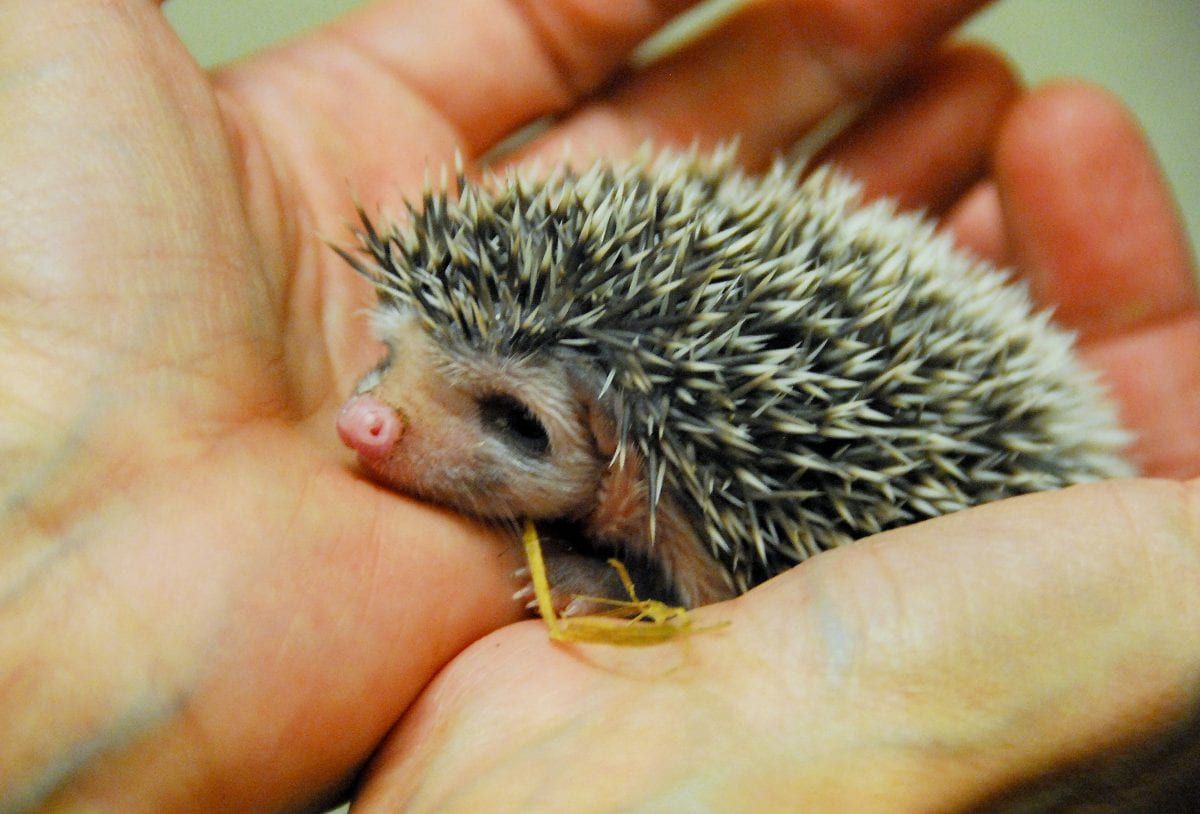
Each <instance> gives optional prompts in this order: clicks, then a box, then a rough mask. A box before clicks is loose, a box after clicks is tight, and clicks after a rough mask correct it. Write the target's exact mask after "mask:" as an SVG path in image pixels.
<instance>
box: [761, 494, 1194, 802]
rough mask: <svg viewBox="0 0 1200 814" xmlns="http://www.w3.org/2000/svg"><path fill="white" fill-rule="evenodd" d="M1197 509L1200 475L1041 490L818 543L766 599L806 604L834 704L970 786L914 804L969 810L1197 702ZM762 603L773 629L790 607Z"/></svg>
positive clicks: (1122, 742)
mask: <svg viewBox="0 0 1200 814" xmlns="http://www.w3.org/2000/svg"><path fill="white" fill-rule="evenodd" d="M1198 509H1200V485H1198V484H1190V485H1186V486H1185V485H1182V484H1177V483H1170V482H1165V481H1158V482H1154V481H1127V482H1120V483H1117V482H1110V483H1104V484H1094V485H1090V486H1087V487H1077V488H1074V489H1068V490H1063V491H1059V492H1054V493H1044V494H1038V495H1030V496H1026V497H1022V498H1017V499H1015V500H1010V501H1003V502H1000V503H995V504H991V505H989V506H984V507H981V508H978V509H974V510H971V511H968V512H961V513H959V514H955V515H950V516H947V517H943V518H940V519H938V520H935V521H932V522H929V523H923V524H919V525H915V526H909V527H906V528H903V529H899V530H897V531H893V532H888V533H886V534H883V535H878V536H876V537H875V538H873V539H872V540H870V541H864V543H862V544H859V545H856V546H853V547H850V548H847V549H843V550H842V551H839V552H835V556H833V557H829V558H824V557H818V558H816V559H815V560H814V561H813V562H812V563H811V566H812V567H811V568H809V569H808V570H807V571H805V569H804V568H801V569H798V570H797V571H793V572H792V573H790V574H788V575H786V576H785V577H783V578H782V579H780V580H778V581H777V582H776V583H773V584H769V585H768V586H767V587H768V589H769V590H768V591H764V592H763V593H764V594H768V595H766V596H763V597H762V599H763V601H764V602H766V603H768V604H771V603H772V602H773V598H772V597H771V596H769V593H771V592H778V594H783V593H784V592H787V593H788V595H790V597H791V598H792V599H793V600H795V601H800V602H802V603H803V607H804V608H805V609H806V610H808V611H809V612H810V616H809V618H810V619H811V620H812V621H813V622H814V623H815V625H814V626H815V627H816V629H817V630H818V631H819V632H820V635H821V638H822V639H823V641H824V651H825V653H826V655H827V656H832V657H833V661H832V662H831V665H832V664H838V665H839V666H838V667H835V668H833V669H831V670H829V671H828V672H827V673H826V675H827V676H829V677H830V679H831V680H832V686H831V687H829V689H830V690H831V691H833V692H834V693H837V692H839V691H841V690H849V691H850V697H847V698H844V699H842V700H841V701H839V702H838V703H844V704H846V706H847V707H849V708H853V707H854V706H855V705H868V704H869V706H870V709H871V713H870V719H871V724H872V725H878V726H879V729H878V730H876V731H875V736H876V741H875V742H877V743H893V744H896V743H901V742H902V743H904V744H906V746H904V747H901V751H905V752H908V755H909V757H911V758H912V759H913V760H914V762H915V763H916V764H918V765H919V766H921V767H922V768H921V769H917V771H919V772H920V771H922V770H923V771H926V772H929V776H930V777H931V779H932V777H934V776H937V777H940V778H941V780H942V782H943V786H942V788H943V790H945V791H949V792H954V791H955V790H957V791H958V793H960V794H962V795H963V798H965V799H959V800H958V801H954V802H955V803H956V804H951V805H945V804H943V805H941V806H917V808H925V809H934V808H953V809H955V810H958V809H960V808H971V806H970V805H965V804H966V803H971V802H977V800H975V799H971V798H974V797H975V796H976V794H977V793H978V792H979V791H983V792H992V791H994V790H996V789H998V788H1002V787H1004V786H1006V785H1010V784H1013V783H1016V782H1018V781H1022V780H1025V779H1027V778H1029V777H1030V776H1031V775H1035V774H1039V773H1041V772H1044V771H1047V770H1049V769H1051V768H1057V767H1061V766H1065V765H1069V764H1070V763H1072V762H1073V761H1077V760H1081V759H1084V758H1086V757H1090V756H1092V755H1094V754H1096V753H1099V752H1109V751H1110V750H1123V749H1125V748H1127V747H1130V746H1132V745H1134V744H1137V743H1138V742H1141V741H1145V740H1146V739H1149V738H1152V737H1154V736H1157V735H1158V734H1159V733H1161V732H1163V731H1166V730H1169V729H1170V728H1171V727H1173V726H1174V724H1175V722H1177V721H1179V720H1180V719H1181V718H1183V717H1185V716H1187V715H1189V714H1191V713H1193V712H1194V711H1195V705H1196V704H1197V702H1200V695H1198V692H1200V626H1198V623H1200V604H1198V603H1197V602H1196V601H1195V590H1194V586H1195V584H1196V580H1198V579H1200V536H1198V535H1200V529H1198V527H1197V525H1196V518H1197V517H1198V515H1197V510H1198ZM806 567H807V566H806ZM789 583H790V584H789ZM778 594H777V596H776V597H774V600H778V599H779V598H781V597H780V596H779V595H778ZM751 597H753V599H754V601H758V599H759V597H756V596H754V595H753V594H752V595H751ZM751 597H747V599H751ZM950 609H952V611H951V610H950ZM766 613H767V609H766V608H764V609H763V613H762V618H769V619H771V620H772V622H773V625H774V626H775V628H776V629H775V630H774V631H773V630H771V629H770V628H768V629H766V630H765V631H763V632H765V633H766V634H767V635H766V636H765V637H764V640H769V639H770V636H771V634H772V633H778V634H782V633H783V631H784V629H785V628H784V626H785V625H786V624H788V623H789V622H790V623H792V624H794V621H795V618H796V617H795V615H791V616H785V615H784V614H782V613H781V608H779V607H778V604H776V605H775V608H774V614H773V615H772V616H770V617H767V616H766ZM808 644H809V645H811V644H812V642H809V643H808ZM821 649H822V648H821V647H820V646H818V652H821ZM1129 670H1134V671H1135V672H1136V679H1131V680H1125V678H1126V677H1129V676H1130V673H1129V672H1128V671H1129ZM793 675H804V674H803V672H802V671H798V672H796V673H793ZM1117 676H1122V677H1123V678H1122V679H1117V678H1116V677H1117ZM795 690H796V691H797V692H798V693H803V692H807V691H809V690H808V688H807V687H805V686H804V685H803V684H798V685H797V686H796V687H795ZM859 691H862V692H864V693H865V697H864V696H858V697H855V696H856V695H857V693H858V692H859ZM872 697H873V698H874V699H875V701H876V702H877V703H871V698H872ZM889 699H890V700H889ZM878 702H882V703H878ZM867 734H869V733H867ZM889 751H890V750H889ZM910 768H911V767H910ZM1068 779H1072V778H1068ZM1073 779H1075V780H1078V778H1073ZM960 784H961V785H960ZM956 787H957V788H956ZM972 787H974V789H975V790H976V791H972ZM972 810H974V809H973V808H972Z"/></svg>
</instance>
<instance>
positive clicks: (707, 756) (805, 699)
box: [356, 13, 1200, 812]
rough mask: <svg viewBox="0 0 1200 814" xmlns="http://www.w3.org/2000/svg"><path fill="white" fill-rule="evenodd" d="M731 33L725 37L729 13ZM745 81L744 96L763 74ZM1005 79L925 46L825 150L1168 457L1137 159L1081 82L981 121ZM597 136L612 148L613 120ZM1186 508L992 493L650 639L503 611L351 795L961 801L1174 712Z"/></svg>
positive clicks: (1183, 339)
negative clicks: (1027, 293)
mask: <svg viewBox="0 0 1200 814" xmlns="http://www.w3.org/2000/svg"><path fill="white" fill-rule="evenodd" d="M773 22H774V21H771V20H770V15H768V14H765V13H764V17H763V20H762V21H761V22H760V25H762V30H764V31H766V30H778V28H779V27H778V26H777V25H774V24H773ZM743 25H744V26H745V27H744V28H741V29H740V33H741V34H742V35H743V36H744V37H745V38H746V39H751V37H750V36H748V35H747V33H746V32H747V31H748V30H752V29H753V26H754V24H753V23H744V24H743ZM687 58H688V57H686V56H684V57H681V58H680V59H687ZM709 67H710V70H711V66H709ZM712 72H713V74H714V75H718V76H719V75H722V72H720V71H719V70H715V71H712ZM745 75H746V77H747V78H745V79H743V80H742V81H745V82H747V83H751V82H752V83H754V84H755V89H756V90H761V89H762V88H761V86H760V85H759V84H758V83H760V82H761V81H762V74H761V73H758V72H755V71H747V72H746V74H745ZM731 84H732V82H731ZM725 91H726V92H727V93H728V94H729V95H730V96H735V95H736V94H735V93H733V92H732V91H731V90H730V89H728V88H726V89H725ZM747 92H748V91H747ZM1013 93H1014V86H1013V85H1012V83H1011V80H1010V79H1009V78H1008V76H1007V74H1006V73H1005V72H1004V70H1003V68H1002V66H1000V65H999V64H998V63H997V62H996V61H995V60H994V59H992V58H991V57H989V56H987V55H986V54H983V53H981V52H979V51H974V50H969V49H967V50H951V51H948V52H945V53H943V54H942V55H940V56H938V57H936V58H935V59H934V62H933V65H932V66H931V67H930V68H929V69H928V70H927V72H926V73H924V74H923V75H921V76H920V77H919V79H918V81H917V82H916V83H915V84H914V85H913V86H911V87H910V88H909V89H908V90H907V91H906V92H902V94H901V95H900V96H899V97H898V98H894V99H892V100H891V101H890V102H888V103H885V105H884V106H883V107H882V108H881V109H879V110H878V111H877V112H876V113H875V114H874V115H872V116H871V117H870V119H868V120H867V121H865V122H864V123H862V124H861V125H859V126H858V127H857V128H856V129H855V130H854V131H852V132H850V133H848V134H847V135H846V136H845V137H844V138H843V139H841V140H840V141H839V142H838V143H836V144H835V145H833V146H832V147H831V148H830V150H829V151H828V154H827V157H829V158H831V159H833V160H837V161H839V162H840V163H842V164H843V165H845V166H849V167H850V168H852V169H853V170H855V171H856V172H857V173H858V174H859V175H860V176H862V177H864V178H865V179H866V182H867V186H868V189H869V191H871V192H872V193H874V194H879V193H889V194H893V195H897V196H899V197H901V198H902V199H903V200H905V201H907V202H908V203H910V204H913V205H926V206H929V207H931V208H933V209H934V210H936V211H939V212H943V213H945V216H946V221H947V225H948V227H949V228H951V229H953V230H955V232H956V233H957V234H958V236H959V238H960V240H962V241H963V242H964V243H967V244H968V245H970V246H972V247H974V248H975V249H976V250H978V251H980V252H982V253H985V254H988V255H989V256H991V257H992V258H993V259H995V260H997V261H1002V262H1008V263H1011V264H1013V265H1014V266H1016V268H1017V269H1018V270H1019V272H1020V273H1021V274H1022V275H1024V276H1025V277H1026V278H1027V279H1028V280H1029V282H1030V284H1031V286H1032V288H1033V291H1034V294H1035V296H1036V297H1037V298H1038V299H1039V300H1040V301H1041V302H1042V303H1044V304H1047V305H1054V306H1057V310H1058V314H1059V316H1060V318H1061V319H1062V321H1064V322H1065V323H1066V324H1068V325H1069V326H1071V327H1073V328H1075V329H1077V330H1079V331H1080V333H1081V348H1082V352H1083V353H1084V354H1085V356H1086V357H1087V358H1088V359H1089V360H1090V361H1091V362H1092V363H1093V364H1094V365H1095V366H1096V367H1097V368H1098V369H1100V370H1102V371H1103V372H1104V375H1105V376H1106V378H1107V380H1108V382H1109V383H1110V385H1111V386H1112V388H1113V390H1114V393H1115V395H1116V396H1117V397H1118V398H1119V400H1120V401H1121V405H1122V409H1123V415H1124V417H1125V419H1126V422H1127V423H1128V424H1129V425H1130V426H1131V427H1133V428H1135V429H1136V430H1137V431H1138V433H1139V441H1138V443H1137V445H1136V447H1135V449H1134V453H1133V454H1134V455H1135V457H1136V458H1137V460H1138V462H1139V464H1140V465H1141V466H1142V467H1143V470H1144V471H1145V472H1146V473H1148V474H1155V475H1167V476H1174V477H1180V478H1182V477H1189V476H1194V475H1196V474H1197V473H1198V472H1200V447H1198V446H1197V441H1198V439H1200V432H1198V431H1197V430H1196V428H1195V426H1194V421H1193V420H1192V416H1194V415H1195V414H1196V408H1197V407H1200V404H1198V402H1197V399H1198V396H1200V388H1197V386H1196V384H1195V382H1196V381H1197V375H1196V374H1197V373H1198V372H1200V355H1198V354H1197V353H1196V352H1195V348H1196V347H1200V345H1198V344H1197V339H1200V336H1198V335H1197V328H1198V326H1200V319H1198V318H1200V313H1198V312H1197V308H1196V302H1195V295H1194V289H1193V282H1192V274H1193V272H1194V269H1193V268H1192V263H1191V259H1190V257H1189V253H1188V250H1187V246H1186V241H1185V239H1184V237H1183V235H1182V232H1181V230H1180V227H1179V225H1178V223H1177V221H1176V219H1175V217H1174V213H1173V210H1172V205H1171V202H1170V197H1169V195H1168V194H1167V192H1166V190H1165V188H1164V187H1163V185H1162V182H1161V180H1160V179H1159V178H1158V175H1157V171H1156V170H1155V168H1154V164H1153V160H1152V158H1151V157H1150V154H1149V152H1148V150H1147V148H1146V146H1145V145H1144V144H1143V142H1142V141H1141V138H1140V136H1139V135H1138V133H1137V131H1136V128H1135V127H1134V125H1133V124H1132V123H1131V122H1130V120H1129V118H1128V115H1127V114H1126V113H1125V112H1124V111H1123V110H1122V109H1121V108H1120V106H1119V105H1117V104H1116V103H1115V102H1114V100H1112V99H1111V98H1109V97H1108V96H1107V95H1106V94H1103V93H1101V92H1099V91H1096V90H1094V89H1091V88H1088V87H1086V86H1082V85H1078V84H1070V83H1065V84H1059V85H1056V86H1052V87H1048V88H1044V89H1041V90H1038V91H1035V92H1033V93H1031V94H1029V95H1027V96H1024V97H1022V98H1020V99H1018V100H1016V101H1015V104H1014V106H1013V107H1012V108H1011V109H1008V110H1004V111H1003V112H1004V115H1003V118H1002V116H1001V111H1002V109H1003V108H1004V107H1005V105H1004V102H1008V101H1012V95H1013ZM981 108H982V109H983V110H985V111H988V112H987V113H985V115H982V116H981V115H980V114H979V110H980V109H981ZM585 115H586V114H585ZM584 120H585V121H586V120H587V119H586V118H585V119H584ZM1001 122H1002V123H1001ZM617 131H618V136H617V138H616V139H614V140H617V141H620V140H621V136H620V133H621V132H623V125H622V126H619V127H618V128H617ZM634 132H635V134H640V131H639V130H636V129H635V130H634ZM636 140H637V138H636V137H632V138H627V139H624V141H625V142H635V141H636ZM964 144H966V145H968V146H967V147H965V148H964V147H963V146H962V145H964ZM897 154H898V155H902V156H905V157H906V158H908V159H909V160H905V161H901V162H897V161H896V160H895V155H897ZM984 156H986V158H987V161H988V162H989V164H990V168H991V173H990V176H991V177H990V178H989V179H988V180H987V181H986V182H985V183H984V184H981V185H980V186H977V187H974V188H973V189H971V190H970V191H969V192H967V193H966V195H963V191H964V188H965V187H966V186H967V183H966V182H967V179H968V178H969V177H970V175H969V173H970V169H968V168H971V169H977V168H979V167H980V166H981V164H982V163H983V157H984ZM909 157H915V158H909ZM1198 508H1200V495H1198V494H1197V492H1196V489H1195V486H1194V485H1193V484H1182V483H1173V482H1168V481H1131V482H1125V483H1112V484H1100V485H1094V486H1090V487H1087V488H1080V489H1072V490H1067V491H1064V492H1061V493H1057V494H1051V495H1036V496H1030V497H1026V498H1021V499H1017V500H1013V501H1005V502H1003V503H1000V504H995V505H992V506H988V507H983V508H980V509H978V510H972V511H969V512H964V513H961V514H959V515H955V516H952V517H947V518H942V519H940V520H937V521H933V522H930V523H925V524H921V525H919V526H913V527H910V528H906V529H901V530H898V531H894V532H890V533H888V534H884V535H879V536H878V537H877V538H874V539H872V540H869V541H864V542H863V543H860V544H858V545H855V546H852V547H850V548H847V549H843V550H839V551H836V552H830V553H828V554H825V555H822V556H821V557H819V558H816V559H815V560H813V561H811V562H809V563H806V564H805V565H803V566H801V567H799V568H797V569H794V570H793V571H791V572H790V573H788V574H785V575H783V576H781V577H779V578H777V579H776V580H774V581H772V582H771V583H768V584H767V585H764V586H762V587H761V588H760V589H758V590H755V591H752V592H751V593H750V594H748V595H747V596H745V597H742V598H741V599H738V600H736V601H734V602H730V603H726V604H724V605H721V606H719V607H714V608H708V609H704V610H703V611H701V612H700V619H699V620H698V623H697V624H698V625H701V626H702V625H704V623H705V622H707V621H711V620H728V621H731V622H732V625H731V626H730V627H729V628H727V629H725V630H723V631H721V632H710V633H707V634H704V635H699V636H696V637H693V638H688V639H685V640H683V641H680V642H677V643H673V644H671V645H667V646H665V647H661V648H656V649H653V650H650V651H628V650H612V649H606V648H602V647H570V648H563V647H560V646H555V645H552V644H551V643H549V642H548V641H547V640H546V636H545V632H544V630H543V629H542V627H541V626H540V625H539V624H537V623H530V624H527V625H520V626H513V627H509V628H506V629H504V630H502V631H500V632H498V633H496V634H493V635H491V636H489V637H488V638H487V639H485V640H483V641H481V642H479V643H478V644H477V645H475V646H474V647H472V648H471V649H470V650H468V651H467V652H466V653H464V654H462V655H461V656H459V657H458V658H457V659H456V660H455V661H454V662H452V663H451V665H450V666H449V667H448V668H447V669H446V670H445V671H444V672H443V673H442V674H441V675H440V676H439V677H438V679H437V680H436V681H435V682H434V684H433V685H431V687H430V688H429V689H427V690H426V692H425V693H424V695H423V696H422V698H421V700H420V701H419V702H418V703H417V705H416V706H415V707H413V708H412V709H411V710H410V711H409V712H408V713H407V714H406V716H405V717H404V718H403V719H402V720H401V723H400V726H399V727H398V728H397V729H396V730H395V732H394V733H393V734H392V736H391V738H390V739H389V742H388V744H387V745H386V746H385V747H384V749H383V750H382V751H381V752H380V754H379V755H378V756H377V758H376V760H375V763H374V764H373V766H372V768H371V770H370V771H369V772H368V774H367V776H366V779H365V782H364V785H363V788H362V790H361V793H360V795H359V796H358V797H357V798H356V805H357V806H358V807H360V808H361V809H362V810H365V811H373V810H396V809H399V808H401V807H404V809H405V810H414V811H426V810H438V811H476V810H489V811H505V810H519V811H562V810H570V811H611V810H711V811H770V810H785V811H791V810H805V811H855V812H860V811H873V810H878V811H887V812H900V811H930V810H958V809H961V808H964V807H968V806H973V805H977V804H981V803H983V802H984V801H986V800H988V799H989V798H991V797H992V796H993V795H997V794H1000V793H1002V792H1003V791H1004V790H1005V789H1006V788H1007V787H1009V786H1011V785H1013V784H1019V783H1022V782H1024V781H1028V780H1031V779H1034V778H1037V777H1038V776H1040V775H1042V774H1044V773H1046V772H1049V771H1052V770H1055V769H1059V768H1066V767H1069V766H1070V765H1071V764H1072V763H1073V762H1077V761H1086V760H1089V759H1091V758H1092V757H1093V755H1094V754H1095V753H1097V752H1102V751H1106V750H1119V749H1121V748H1124V747H1127V746H1133V745H1135V744H1137V743H1138V742H1139V741H1142V740H1145V739H1148V738H1152V737H1153V736H1156V735H1159V734H1161V731H1163V730H1169V729H1170V728H1171V726H1172V725H1173V724H1177V723H1178V722H1180V721H1182V720H1185V719H1187V718H1188V716H1189V715H1194V714H1195V705H1196V703H1197V700H1198V698H1197V690H1198V689H1200V635H1197V633H1196V631H1197V624H1196V623H1197V621H1200V619H1198V617H1200V607H1198V606H1197V605H1196V602H1195V599H1194V596H1195V585H1196V583H1197V579H1198V578H1200V530H1198V527H1197V526H1196V523H1195V518H1196V517H1197V509H1198ZM1190 724H1191V727H1192V728H1191V730H1190V731H1189V732H1187V733H1185V741H1184V742H1183V747H1182V748H1184V749H1190V750H1191V752H1190V760H1191V763H1190V764H1187V763H1184V764H1183V766H1182V768H1183V770H1184V771H1185V772H1186V771H1187V770H1189V769H1190V770H1191V772H1192V775H1191V780H1192V782H1195V772H1196V767H1197V765H1200V741H1198V740H1197V737H1198V736H1197V732H1200V728H1198V727H1197V726H1196V721H1195V719H1191V720H1190ZM1172 734H1177V733H1172ZM1178 757H1179V755H1174V756H1172V755H1169V754H1166V753H1159V754H1154V755H1150V756H1149V757H1148V759H1147V762H1146V763H1144V764H1139V763H1136V762H1135V763H1133V764H1132V766H1130V765H1123V766H1122V765H1119V764H1116V768H1117V769H1119V771H1116V770H1114V771H1112V772H1107V771H1106V770H1109V769H1114V764H1112V763H1111V762H1110V763H1106V762H1104V761H1100V762H1099V763H1096V764H1094V765H1089V766H1087V767H1085V768H1087V769H1089V770H1095V773H1094V774H1091V775H1088V776H1087V777H1086V778H1081V777H1080V776H1078V775H1076V774H1068V775H1066V776H1064V777H1063V778H1059V780H1061V781H1062V782H1061V783H1060V782H1057V780H1056V782H1054V783H1050V784H1048V785H1046V786H1041V787H1038V788H1036V789H1035V790H1034V792H1031V793H1036V794H1037V795H1039V797H1038V798H1037V799H1039V800H1042V801H1044V802H1047V803H1060V802H1062V801H1063V800H1075V801H1076V802H1079V801H1080V800H1082V799H1086V797H1087V795H1088V794H1091V793H1098V794H1099V795H1101V796H1100V797H1099V798H1098V799H1099V800H1100V801H1103V802H1109V803H1114V804H1117V805H1118V806H1120V805H1121V804H1122V803H1127V805H1126V806H1125V807H1121V808H1119V810H1135V809H1133V804H1132V801H1129V800H1123V799H1122V797H1121V796H1120V795H1122V794H1123V793H1124V791H1125V788H1126V787H1125V784H1134V785H1138V784H1141V783H1143V781H1146V780H1147V778H1148V777H1151V778H1153V779H1155V780H1158V781H1163V782H1164V783H1166V784H1167V788H1169V787H1170V786H1169V783H1170V781H1171V780H1178V777H1177V776H1176V777H1171V772H1178V771H1180V769H1181V765H1180V764H1179V763H1171V762H1170V761H1171V759H1173V758H1178ZM1160 769H1165V770H1167V771H1166V777H1164V776H1162V775H1160V774H1159V773H1158V770H1160ZM1107 782H1111V783H1113V784H1114V786H1113V787H1109V788H1105V787H1104V785H1103V784H1104V783H1107ZM1089 784H1094V785H1091V786H1089ZM1097 789H1099V791H1097ZM1152 790H1153V791H1161V790H1162V789H1152ZM1141 792H1145V793H1147V794H1149V793H1150V790H1147V789H1145V788H1144V787H1143V788H1142V789H1141V790H1140V792H1135V793H1141ZM1073 795H1078V797H1073ZM1092 802H1096V800H1092ZM1141 802H1142V804H1143V805H1150V806H1152V805H1155V804H1156V803H1157V804H1160V805H1161V804H1162V798H1161V797H1158V798H1155V797H1146V798H1142V800H1141ZM1148 810H1149V809H1148Z"/></svg>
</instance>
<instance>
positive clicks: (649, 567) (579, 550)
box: [514, 532, 678, 616]
mask: <svg viewBox="0 0 1200 814" xmlns="http://www.w3.org/2000/svg"><path fill="white" fill-rule="evenodd" d="M541 547H542V557H543V561H544V562H545V570H546V576H547V578H548V580H549V583H550V597H551V604H552V605H553V607H554V611H555V613H557V614H558V615H560V616H582V615H585V614H592V613H601V612H603V611H607V610H609V609H611V607H612V604H613V603H618V602H625V601H628V600H630V599H631V598H632V597H631V596H630V592H629V590H628V589H627V588H626V586H625V583H624V581H623V580H622V578H621V573H620V572H619V571H618V570H617V569H615V568H614V567H613V566H612V565H611V564H609V562H608V557H607V556H606V555H604V554H602V553H597V552H594V551H591V550H589V549H587V548H586V547H585V546H579V547H577V546H573V545H571V544H570V543H568V542H566V541H564V540H563V539H561V538H560V537H558V536H555V535H553V534H546V533H545V532H543V533H542V534H541ZM624 565H625V567H626V569H627V572H628V574H629V578H630V579H631V580H632V582H633V585H634V586H635V588H636V591H637V594H638V595H639V596H645V597H648V598H651V599H657V600H659V601H662V602H665V603H667V604H677V603H678V597H677V596H676V595H675V593H674V591H673V590H672V589H671V587H670V584H669V582H668V580H667V579H666V577H665V576H664V575H663V574H662V573H661V570H660V569H659V568H657V567H656V566H655V565H654V564H651V563H645V562H638V561H629V562H624ZM516 576H517V578H518V579H519V580H521V581H522V583H523V584H522V586H521V588H520V590H518V591H517V592H516V593H515V594H514V598H516V599H518V600H525V601H526V607H528V608H529V609H530V610H537V597H536V592H535V590H534V585H533V579H532V575H531V573H530V569H529V567H528V566H526V567H522V568H519V569H517V571H516Z"/></svg>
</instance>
